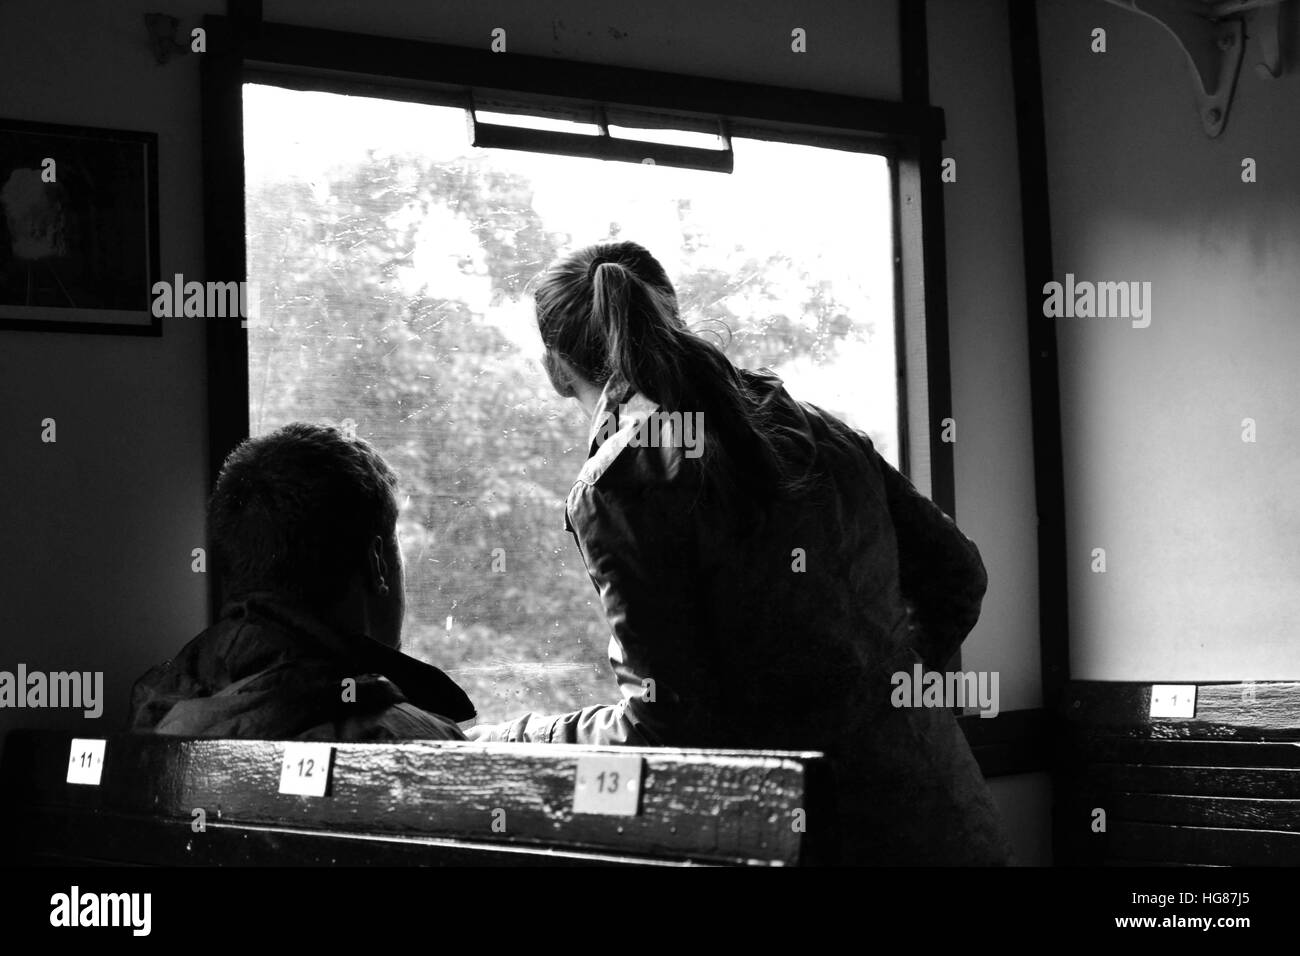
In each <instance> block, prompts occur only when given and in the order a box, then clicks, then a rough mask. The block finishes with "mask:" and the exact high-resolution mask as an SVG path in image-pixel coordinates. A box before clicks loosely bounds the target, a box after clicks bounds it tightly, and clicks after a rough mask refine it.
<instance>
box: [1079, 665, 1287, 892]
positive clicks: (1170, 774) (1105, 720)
mask: <svg viewBox="0 0 1300 956" xmlns="http://www.w3.org/2000/svg"><path fill="white" fill-rule="evenodd" d="M1151 689H1152V685H1150V684H1115V683H1105V682H1091V681H1078V682H1074V683H1073V684H1072V685H1071V687H1070V693H1069V694H1068V695H1067V698H1066V708H1065V722H1066V727H1067V730H1068V743H1069V746H1068V748H1067V749H1066V751H1065V752H1064V753H1063V754H1062V757H1063V760H1062V766H1061V775H1062V777H1061V779H1062V782H1063V783H1064V785H1065V786H1064V790H1065V794H1066V796H1065V799H1064V800H1062V801H1060V802H1059V806H1060V812H1061V813H1063V814H1064V817H1063V819H1062V820H1061V821H1060V826H1061V833H1062V835H1063V836H1064V837H1065V842H1066V846H1067V848H1068V858H1067V859H1064V860H1061V861H1059V862H1064V863H1075V864H1080V863H1082V864H1108V865H1141V864H1153V865H1229V866H1232V865H1246V866H1267V865H1287V866H1295V865H1300V683H1281V682H1275V683H1249V684H1242V683H1234V684H1201V685H1199V686H1197V687H1196V704H1195V715H1194V717H1191V718H1153V717H1151V716H1150V713H1151ZM1099 809H1100V810H1104V811H1105V817H1104V825H1105V829H1104V830H1101V829H1098V826H1097V821H1098V820H1099V819H1101V818H1100V817H1099V816H1098V815H1097V813H1096V811H1097V810H1099Z"/></svg>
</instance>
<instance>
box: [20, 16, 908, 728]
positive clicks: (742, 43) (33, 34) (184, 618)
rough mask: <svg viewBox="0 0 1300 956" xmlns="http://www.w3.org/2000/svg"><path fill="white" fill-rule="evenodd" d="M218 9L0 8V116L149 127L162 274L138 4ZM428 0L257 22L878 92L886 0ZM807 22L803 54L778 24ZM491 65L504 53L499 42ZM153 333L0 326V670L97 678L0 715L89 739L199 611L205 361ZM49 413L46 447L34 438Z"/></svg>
mask: <svg viewBox="0 0 1300 956" xmlns="http://www.w3.org/2000/svg"><path fill="white" fill-rule="evenodd" d="M224 10H225V4H224V3H222V2H221V0H202V2H200V0H173V2H170V3H167V4H165V5H164V6H162V7H160V6H159V5H158V4H157V3H156V2H154V0H148V2H143V0H118V2H114V3H112V4H107V3H95V2H91V0H11V2H8V3H5V4H3V5H0V115H3V116H6V117H9V118H14V119H24V120H37V121H44V122H52V123H65V124H72V125H87V126H101V127H111V128H118V129H132V130H152V131H155V132H157V134H158V138H159V201H160V234H161V270H162V274H163V275H164V276H167V275H172V274H174V273H177V272H179V273H183V274H185V275H187V276H189V277H200V278H204V276H203V275H202V273H203V239H202V218H201V210H202V202H201V196H202V179H201V173H202V155H201V149H200V125H199V124H200V112H199V71H198V59H199V55H195V54H191V55H187V56H183V57H180V58H177V59H175V60H173V61H172V62H170V63H168V64H166V65H164V66H159V65H156V64H155V62H154V59H153V57H152V55H151V51H150V46H149V40H148V37H147V34H146V30H145V25H144V20H143V17H144V14H145V13H147V12H153V11H161V12H165V13H168V14H170V15H172V16H175V17H177V18H178V19H179V20H180V25H181V30H182V33H183V34H187V33H188V31H189V30H190V29H192V28H194V27H196V26H198V25H199V24H200V18H201V16H202V15H204V14H207V13H223V12H224ZM548 10H549V11H550V12H549V13H548V15H547V16H546V17H545V18H539V17H538V16H537V14H536V6H535V5H534V4H532V3H528V2H524V0H511V2H475V3H472V4H471V3H457V4H430V3H424V2H414V0H411V2H403V3H390V4H385V5H378V4H365V5H361V4H355V3H343V2H338V0H331V2H318V0H312V2H305V0H304V2H275V0H271V2H268V3H267V4H266V9H265V14H266V17H267V19H268V20H278V21H281V22H288V23H296V24H303V25H311V26H319V27H330V28H339V29H351V30H358V31H363V32H369V33H376V34H385V35H396V36H406V37H413V38H421V39H426V40H431V41H437V42H446V43H453V44H459V45H466V46H475V45H482V46H487V44H488V42H489V40H490V33H491V30H492V29H494V28H495V27H497V26H503V27H505V28H506V29H507V43H508V47H507V49H508V50H509V51H514V52H518V53H527V54H533V55H540V56H554V57H562V58H569V59H576V60H587V61H592V62H600V63H611V64H623V65H629V66H636V67H643V68H650V69H660V70H666V71H678V72H687V73H696V74H702V75H707V76H714V77H721V78H725V79H734V80H746V81H756V82H765V83H772V84H779V85H788V86H794V87H803V88H807V89H814V90H822V91H826V92H834V93H847V94H854V95H859V96H871V97H879V98H884V99H897V97H898V92H899V91H898V86H899V79H898V77H899V69H898V62H899V52H898V51H899V42H898V35H897V10H896V4H895V2H894V0H871V2H862V0H832V2H823V3H819V4H817V5H816V7H815V9H807V8H801V9H799V10H798V11H792V10H791V9H790V8H789V6H788V5H787V4H784V3H780V2H777V0H728V2H718V3H711V4H709V5H708V7H707V9H700V8H699V5H697V4H695V3H693V2H690V0H666V2H663V3H657V4H653V5H639V6H635V5H634V6H627V7H622V8H620V9H618V10H617V11H611V10H610V8H609V7H608V5H607V4H599V3H597V2H594V0H554V2H553V3H552V4H550V6H549V7H548ZM795 27H802V28H804V29H805V30H806V31H807V37H808V40H807V49H808V52H807V53H806V54H794V53H792V52H791V51H790V31H791V30H792V29H793V28H795ZM503 55H508V54H503ZM163 321H164V323H165V325H164V333H163V335H162V337H161V338H140V337H134V336H113V335H81V334H55V333H43V332H42V333H36V332H14V331H0V394H2V397H3V400H0V429H2V431H0V434H3V436H4V438H3V442H4V451H3V455H0V488H3V490H4V497H5V501H4V504H3V506H0V531H2V534H3V542H4V544H3V547H2V548H0V669H4V670H13V669H15V668H16V666H17V665H18V664H19V663H23V664H25V665H26V666H27V667H28V668H29V669H30V670H42V671H54V670H82V671H87V670H89V671H103V672H104V681H105V694H106V697H107V703H106V706H105V709H104V712H103V715H102V717H101V718H99V720H97V721H89V720H86V719H84V718H83V717H82V716H81V715H80V712H73V711H53V710H41V711H36V710H13V709H0V735H3V734H4V733H6V732H7V731H8V730H9V729H11V728H13V727H17V726H47V727H61V728H65V729H70V730H77V731H82V732H85V733H92V734H102V733H108V732H112V731H114V730H116V729H118V728H120V727H121V726H122V724H123V721H124V720H125V719H126V716H127V702H128V701H127V698H128V695H129V691H130V686H131V683H132V682H133V681H134V679H135V678H136V677H137V676H138V675H139V674H141V673H142V672H143V671H144V670H145V669H146V668H148V667H149V666H151V665H152V664H154V663H156V662H158V661H160V660H162V659H165V658H166V657H168V656H170V655H171V654H172V653H173V652H174V651H176V650H177V649H179V648H180V646H181V645H182V644H184V643H185V642H186V641H187V640H189V639H190V638H191V637H193V636H194V635H195V634H196V633H198V632H199V631H200V630H202V628H203V627H204V626H205V625H206V623H207V617H208V608H207V590H206V582H205V580H204V578H203V575H201V574H197V573H195V572H193V571H192V570H191V561H192V559H191V550H192V549H193V548H196V547H201V546H203V543H204V522H203V510H204V505H205V500H206V494H207V487H206V475H207V460H206V459H207V407H206V404H207V403H206V384H205V383H206V365H205V361H206V360H205V341H204V333H203V328H202V327H201V325H200V324H199V321H196V320H188V321H187V320H184V319H172V320H166V319H165V320H163ZM45 418H54V419H55V421H56V429H57V441H56V442H55V443H53V444H45V443H42V442H41V422H42V420H43V419H45Z"/></svg>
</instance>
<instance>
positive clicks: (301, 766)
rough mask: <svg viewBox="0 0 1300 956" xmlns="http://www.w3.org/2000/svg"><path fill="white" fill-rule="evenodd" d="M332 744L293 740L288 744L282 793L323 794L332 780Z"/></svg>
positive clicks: (284, 762)
mask: <svg viewBox="0 0 1300 956" xmlns="http://www.w3.org/2000/svg"><path fill="white" fill-rule="evenodd" d="M333 753H334V748H333V747H331V746H330V745H329V744H316V743H302V742H292V743H286V744H285V745H284V760H283V761H282V762H281V764H280V792H281V793H296V794H300V795H302V796H304V797H323V796H325V789H326V788H327V787H328V786H329V782H330V757H331V756H332V755H333Z"/></svg>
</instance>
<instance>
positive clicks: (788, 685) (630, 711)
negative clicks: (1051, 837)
mask: <svg viewBox="0 0 1300 956" xmlns="http://www.w3.org/2000/svg"><path fill="white" fill-rule="evenodd" d="M743 374H744V375H745V376H746V378H747V382H748V384H749V386H750V387H751V388H752V389H753V390H754V391H755V392H757V393H759V394H760V395H761V396H762V398H763V402H764V407H765V408H766V409H767V411H768V412H769V413H770V420H771V422H772V424H773V426H774V428H775V432H776V440H777V443H778V446H779V448H780V451H781V455H782V456H783V458H784V459H785V461H786V463H787V465H788V466H789V467H790V469H791V471H793V472H795V473H803V472H804V471H805V470H806V469H812V472H813V474H814V475H815V477H816V482H815V487H814V488H813V490H811V491H809V492H807V493H806V494H800V495H797V496H795V497H793V498H792V499H791V500H786V501H781V502H779V503H778V504H776V505H775V506H773V507H771V508H769V509H767V511H766V514H764V515H762V516H751V515H747V514H746V512H745V511H743V510H742V509H739V508H732V507H729V506H727V505H725V504H723V505H719V504H717V503H714V504H708V503H706V502H705V500H704V497H703V495H702V492H701V486H700V481H699V478H698V475H699V471H698V469H696V468H694V467H692V466H691V462H690V460H689V457H688V456H689V455H691V454H698V452H697V451H694V450H693V449H692V442H691V441H688V440H686V439H688V438H691V437H692V436H691V434H690V432H689V431H688V430H687V428H686V425H687V424H689V423H684V422H682V420H681V416H676V417H675V418H674V417H673V416H667V415H664V414H662V413H661V411H660V409H658V408H657V407H656V406H655V405H653V404H652V403H650V402H649V401H648V400H646V399H645V398H644V397H642V396H639V395H633V394H631V393H630V391H629V390H627V389H622V390H615V389H614V388H613V386H612V385H611V386H608V387H607V388H606V390H605V392H604V394H602V396H601V401H600V404H599V406H598V407H597V409H596V414H595V416H594V419H593V423H592V430H591V444H590V457H589V458H588V460H587V462H586V464H585V466H584V467H583V469H582V471H581V473H580V474H579V476H578V480H577V481H576V482H575V484H574V486H573V489H572V491H571V492H570V494H569V497H568V503H567V508H566V528H567V529H568V530H569V531H570V532H571V533H572V534H573V537H574V539H575V541H576V542H577V545H578V548H579V549H580V550H581V552H582V556H583V559H584V560H585V562H586V566H587V570H588V573H589V574H590V576H591V580H592V583H593V584H594V585H595V587H596V590H597V592H598V593H599V595H600V599H601V602H602V604H603V607H604V612H605V616H606V618H607V619H608V622H609V625H610V629H611V632H612V634H611V639H610V647H609V655H610V661H611V664H612V665H613V668H614V673H615V675H616V677H617V680H618V683H619V687H620V690H621V691H622V699H621V700H620V701H619V702H618V703H617V704H612V705H607V706H598V707H587V708H584V709H582V710H580V711H575V712H573V713H569V714H562V715H558V716H540V715H536V714H528V715H525V716H523V717H521V718H519V719H517V720H514V721H511V722H508V723H505V724H500V725H494V726H490V727H478V728H474V729H473V730H471V731H470V734H469V736H470V737H471V739H478V740H513V741H533V742H545V743H581V744H630V745H637V746H657V745H664V746H683V747H713V748H725V749H781V750H817V751H822V752H824V753H826V754H827V756H828V757H829V758H830V761H831V767H832V773H833V774H834V777H835V780H836V785H835V791H836V797H837V804H838V806H837V815H838V823H837V829H838V831H839V832H840V833H841V834H842V835H843V840H842V842H841V846H842V849H843V861H844V862H846V863H882V864H999V863H1005V862H1008V857H1009V851H1008V847H1007V844H1006V841H1005V838H1004V836H1003V834H1002V831H1001V827H1000V823H999V820H998V814H997V811H996V809H995V807H994V806H993V803H992V800H991V798H990V794H989V791H988V788H987V786H986V784H985V782H984V779H983V776H982V774H981V773H980V769H979V766H978V765H977V764H976V762H975V760H974V758H973V757H972V755H971V752H970V748H969V746H968V745H967V743H966V740H965V737H964V735H963V734H962V732H961V729H960V728H959V727H958V725H957V723H956V720H955V719H954V717H953V712H952V710H951V709H950V708H951V705H952V704H953V703H958V701H955V700H945V701H943V702H940V701H938V700H936V695H935V693H931V694H928V695H925V696H924V698H923V695H922V693H921V690H920V689H919V688H918V689H916V690H915V691H913V689H912V687H913V685H914V684H915V683H916V681H917V680H918V679H920V678H923V674H924V672H931V671H943V670H944V669H945V667H946V666H947V665H948V664H949V662H950V661H951V659H952V658H953V656H954V655H955V654H956V652H957V651H958V649H959V648H960V646H961V643H962V641H963V639H964V638H965V637H966V635H967V633H968V632H969V631H970V630H971V628H972V627H974V625H975V623H976V621H977V620H978V618H979V611H980V604H981V601H982V599H983V596H984V592H985V588H986V586H987V577H986V575H985V571H984V566H983V563H982V562H981V560H980V556H979V552H978V550H977V549H976V547H975V545H974V544H973V543H972V542H971V541H970V540H969V539H967V538H966V537H965V536H964V535H963V534H962V533H961V532H960V531H959V530H958V529H957V526H956V525H955V524H954V523H953V522H952V520H951V519H950V518H948V516H947V515H946V514H944V512H943V511H942V510H941V509H939V508H938V507H937V506H935V505H934V504H933V503H932V502H930V501H929V500H928V499H926V498H925V497H924V496H922V495H920V494H919V493H918V492H917V491H916V490H915V489H914V488H913V486H912V485H911V483H910V482H908V480H907V479H906V478H904V477H903V476H902V475H900V474H899V473H898V472H897V471H896V470H895V469H894V468H892V467H891V466H890V465H889V463H888V462H886V461H884V460H883V459H882V458H881V457H880V455H879V454H878V453H877V452H876V449H875V448H874V446H873V445H872V442H871V440H870V439H869V438H868V437H867V436H866V435H864V434H862V433H861V432H858V431H856V430H854V429H852V428H850V427H849V426H847V425H846V424H844V423H843V422H841V421H839V420H838V419H836V418H834V417H833V416H831V415H830V414H828V413H826V412H824V411H822V410H820V409H818V408H816V407H814V406H812V405H808V404H805V403H801V402H797V401H795V400H794V399H792V398H791V397H790V396H789V394H788V393H787V392H786V391H785V389H784V387H783V386H782V384H781V381H780V379H778V378H777V377H776V376H775V375H772V374H771V373H769V372H744V373H743ZM656 416H658V417H657V418H656ZM656 436H657V437H656ZM694 438H695V441H696V444H698V435H696V436H694ZM703 454H706V455H707V454H708V447H707V444H706V445H705V446H704V448H703ZM715 498H716V496H715ZM904 675H905V676H904ZM988 676H989V675H985V678H987V677H988ZM936 681H937V678H931V679H930V680H929V681H925V680H922V683H926V684H929V685H930V686H931V687H933V686H934V684H935V683H936ZM976 683H977V677H976V678H967V679H966V680H955V679H945V680H943V686H944V687H946V688H952V689H956V688H958V687H960V688H962V689H963V691H964V692H968V691H971V690H973V688H974V686H975V685H976ZM990 685H991V686H992V687H994V688H996V684H992V683H991V682H990V681H988V680H987V679H986V680H985V683H984V686H985V688H987V687H989V686H990ZM973 696H974V695H973V694H971V697H973ZM923 699H928V702H929V703H930V706H924V705H921V706H918V704H922V701H923ZM945 703H946V704H947V705H949V706H943V705H942V704H945ZM964 703H966V704H968V705H971V706H975V705H977V701H976V700H975V699H967V700H966V701H964ZM936 704H939V705H938V706H935V705H936ZM995 708H996V701H993V702H992V706H990V707H987V708H986V709H988V710H990V711H992V710H994V709H995ZM994 719H996V718H994Z"/></svg>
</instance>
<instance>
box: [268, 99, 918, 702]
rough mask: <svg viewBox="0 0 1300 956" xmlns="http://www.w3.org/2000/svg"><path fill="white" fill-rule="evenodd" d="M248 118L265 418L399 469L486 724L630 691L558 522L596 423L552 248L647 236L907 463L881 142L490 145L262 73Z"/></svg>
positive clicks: (428, 614) (448, 663) (429, 627)
mask: <svg viewBox="0 0 1300 956" xmlns="http://www.w3.org/2000/svg"><path fill="white" fill-rule="evenodd" d="M244 124H245V129H244V144H245V177H246V214H247V219H246V222H247V250H248V252H247V254H248V261H247V268H248V278H249V280H250V283H252V284H253V288H255V289H256V290H257V294H258V299H259V309H258V315H257V317H256V318H255V319H253V320H252V321H250V323H249V331H248V358H249V368H248V377H249V397H248V400H249V413H250V422H251V430H252V434H254V435H257V434H262V433H264V432H266V431H268V430H270V429H273V428H275V427H278V426H280V425H282V424H284V423H286V422H289V421H294V420H298V419H307V420H320V419H328V420H331V421H334V422H338V423H343V424H345V426H346V427H354V428H355V430H356V433H357V434H359V435H361V436H362V437H364V438H366V439H367V440H369V441H371V442H372V443H373V444H374V445H375V446H376V447H377V448H378V449H379V451H380V452H382V454H383V455H384V456H385V457H386V458H387V459H388V460H389V462H391V463H392V464H393V465H394V467H395V468H396V469H397V471H398V473H399V475H400V477H401V480H402V485H403V493H404V496H405V497H404V502H403V506H402V510H401V515H400V519H399V530H400V535H401V540H402V545H403V549H404V551H405V554H406V557H407V624H406V637H405V641H406V649H407V651H408V652H409V653H412V654H414V655H415V656H417V657H421V658H423V659H425V660H428V661H430V662H431V663H435V664H437V665H438V666H440V667H442V668H443V669H445V670H446V671H447V672H448V673H450V674H451V675H452V677H453V678H454V679H455V680H456V681H457V682H458V683H460V684H461V685H462V686H463V687H465V689H466V690H467V691H468V692H469V694H470V696H471V697H472V698H473V699H474V700H475V702H476V703H477V704H478V706H479V710H480V719H482V720H500V719H505V718H507V717H510V716H513V715H516V714H518V713H520V712H522V711H524V710H537V711H547V712H556V711H561V710H570V709H574V708H577V707H582V706H586V705H588V704H595V703H607V702H608V701H609V700H610V699H611V695H612V694H613V693H614V685H613V681H612V679H611V677H610V674H609V665H608V661H607V658H606V646H607V643H608V637H609V635H608V630H607V628H606V626H605V623H604V621H603V618H602V616H601V613H600V610H599V605H598V602H597V599H596V595H595V593H594V591H593V589H592V587H591V584H590V582H589V581H588V579H587V577H586V573H585V570H584V568H583V564H582V559H581V556H580V555H579V554H578V553H577V551H576V549H575V548H574V547H573V543H572V540H571V538H570V537H569V536H568V535H567V534H565V533H564V528H563V501H564V499H565V496H566V495H567V494H568V491H569V488H570V487H571V485H572V482H573V480H574V477H575V476H576V475H577V473H578V470H579V468H580V467H581V465H582V462H583V459H584V457H585V454H584V453H585V448H584V444H585V439H586V436H587V432H588V423H587V422H586V421H585V420H584V415H583V413H582V411H581V409H580V408H579V407H578V406H577V404H576V403H575V402H573V401H570V400H561V399H559V398H557V397H556V396H555V395H554V393H553V392H552V391H551V388H550V386H549V383H548V381H547V378H546V375H545V373H544V372H543V370H542V368H541V366H540V362H539V359H540V352H541V344H540V339H539V337H538V334H537V329H536V324H535V321H534V317H533V314H532V310H531V299H530V296H529V294H528V292H529V290H528V288H527V284H528V281H529V280H530V279H531V278H532V277H533V276H534V275H535V274H536V273H537V272H539V271H540V270H541V269H542V268H543V267H545V266H546V265H547V263H548V262H550V261H551V260H552V259H553V258H555V257H556V256H557V255H558V254H561V253H562V252H564V251H567V250H569V249H572V248H576V247H578V246H581V245H585V244H588V243H591V242H595V241H599V240H602V239H607V238H623V239H632V240H634V241H636V242H639V243H641V244H642V245H644V246H646V247H647V248H648V249H649V250H650V251H651V252H652V253H653V254H654V255H655V256H656V257H657V258H658V259H659V260H660V261H661V262H662V263H663V265H664V267H665V268H666V269H667V271H668V273H669V275H670V276H671V277H672V279H673V281H674V284H675V286H676V288H677V291H678V297H679V301H680V304H681V307H682V310H683V314H684V316H685V317H686V318H687V320H688V322H690V323H691V324H692V325H693V326H695V327H696V328H698V329H700V330H701V331H702V332H704V333H705V334H714V335H717V336H718V337H719V339H718V340H719V341H720V342H721V343H723V344H725V346H726V349H727V351H728V354H729V355H730V356H731V357H732V359H733V360H734V361H736V362H737V364H739V365H742V366H746V367H762V366H767V367H770V368H772V369H773V370H775V371H776V372H777V373H778V374H780V375H781V376H782V377H783V378H784V380H785V382H786V385H787V387H788V388H789V390H790V392H791V393H792V394H793V395H794V396H795V397H797V398H800V399H803V400H805V401H810V402H813V403H814V404H817V405H820V406H822V407H824V408H826V409H828V410H830V411H832V412H834V413H836V414H838V415H840V416H842V417H843V418H845V419H846V420H848V421H850V422H851V423H853V424H854V425H856V426H857V427H859V428H862V429H863V430H865V431H866V432H867V433H868V434H870V435H871V436H872V438H873V440H874V441H875V442H876V444H877V447H879V448H880V449H881V452H882V454H883V455H884V456H885V457H886V458H888V459H889V460H890V461H892V462H894V463H895V464H897V462H898V447H899V435H898V425H897V422H898V392H899V380H898V375H897V365H896V353H895V344H894V327H895V326H894V322H895V308H894V296H895V289H894V238H893V235H892V229H893V215H892V203H893V195H894V194H893V191H892V187H891V171H890V168H889V161H888V160H887V159H886V158H884V157H882V156H879V155H875V154H870V153H861V152H849V151H844V150H838V149H831V148H825V147H818V146H808V145H800V144H792V143H787V142H774V141H767V140H758V139H744V138H736V139H734V140H733V149H734V154H735V167H734V172H732V173H731V174H723V173H718V172H711V171H701V170H689V169H675V168H668V167H664V166H651V165H648V164H635V163H623V162H608V161H600V160H596V159H587V158H575V157H571V156H556V155H546V154H540V153H531V152H519V151H515V150H497V149H482V148H476V147H473V146H471V145H470V143H469V139H468V134H467V128H466V122H465V113H464V111H463V110H461V109H456V108H453V107H449V106H435V105H427V104H420V103H409V102H399V101H394V100H387V99H378V98H370V97H361V96H344V95H339V94H335V93H323V92H314V91H299V90H290V89H283V88H280V87H275V86H266V85H261V84H256V83H248V84H245V86H244ZM671 138H672V137H667V139H671Z"/></svg>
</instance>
